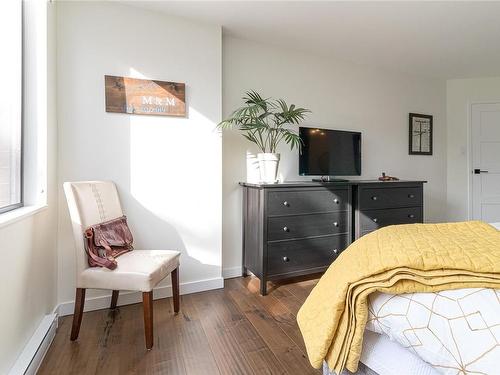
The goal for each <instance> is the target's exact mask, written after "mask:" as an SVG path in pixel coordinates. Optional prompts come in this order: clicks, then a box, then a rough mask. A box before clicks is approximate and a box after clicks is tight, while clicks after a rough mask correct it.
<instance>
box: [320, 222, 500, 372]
mask: <svg viewBox="0 0 500 375" xmlns="http://www.w3.org/2000/svg"><path fill="white" fill-rule="evenodd" d="M491 225H492V226H494V227H495V228H497V229H499V230H500V223H492V224H491ZM368 309H369V315H368V320H367V324H366V328H365V333H364V337H363V350H362V353H361V356H360V363H359V367H358V371H357V372H356V374H357V375H401V374H405V375H406V374H408V375H437V374H469V373H471V374H472V373H480V374H488V373H491V369H492V368H496V367H495V366H497V365H500V290H498V289H488V288H466V289H456V290H445V291H439V292H434V293H408V294H401V295H391V294H385V293H380V292H377V293H373V294H372V295H370V297H369V302H368ZM488 369H489V370H488ZM499 373H500V369H499ZM323 374H324V375H335V373H334V372H333V371H331V370H330V369H329V368H328V365H327V363H326V362H323ZM344 374H350V372H349V371H347V370H344V372H343V375H344Z"/></svg>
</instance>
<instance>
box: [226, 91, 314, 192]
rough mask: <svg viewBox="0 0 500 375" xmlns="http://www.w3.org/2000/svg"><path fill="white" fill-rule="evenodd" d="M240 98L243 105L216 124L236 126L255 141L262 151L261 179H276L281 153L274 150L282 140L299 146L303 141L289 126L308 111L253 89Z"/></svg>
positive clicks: (295, 123) (264, 181)
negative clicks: (264, 95) (263, 96)
mask: <svg viewBox="0 0 500 375" xmlns="http://www.w3.org/2000/svg"><path fill="white" fill-rule="evenodd" d="M243 100H244V101H245V105H244V106H243V107H240V108H238V109H237V110H235V111H234V112H233V113H232V114H231V116H229V117H228V118H227V119H225V120H223V121H221V122H220V123H219V124H218V125H217V127H218V128H221V129H226V128H233V129H238V130H240V131H241V132H242V133H243V134H242V135H243V137H245V138H246V139H248V140H249V141H250V142H253V143H255V144H256V145H257V147H258V148H259V150H260V151H261V152H260V153H258V154H257V159H258V161H259V172H260V181H261V182H263V183H275V182H276V181H277V174H278V165H279V161H280V154H278V153H276V150H277V148H278V145H279V144H280V143H281V142H285V143H286V144H288V145H290V149H291V150H293V149H294V148H295V147H296V148H297V149H299V150H300V148H301V144H302V141H301V139H300V137H299V135H298V134H297V133H296V132H295V131H293V130H292V129H290V128H289V127H288V126H289V125H298V124H300V122H301V121H302V120H303V119H304V117H305V115H306V113H308V112H311V111H310V110H308V109H305V108H298V107H296V106H295V105H294V104H291V105H290V106H288V105H287V104H286V102H285V101H284V100H283V99H272V98H266V99H264V98H262V96H260V94H258V93H257V92H255V91H249V92H247V93H246V96H245V97H243Z"/></svg>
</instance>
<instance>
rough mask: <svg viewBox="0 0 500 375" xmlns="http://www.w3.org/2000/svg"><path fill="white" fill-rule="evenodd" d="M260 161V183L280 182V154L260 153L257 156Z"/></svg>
mask: <svg viewBox="0 0 500 375" xmlns="http://www.w3.org/2000/svg"><path fill="white" fill-rule="evenodd" d="M257 160H258V161H259V172H260V182H262V183H266V184H274V183H276V182H277V181H278V179H277V176H278V166H279V164H280V154H272V153H260V154H257Z"/></svg>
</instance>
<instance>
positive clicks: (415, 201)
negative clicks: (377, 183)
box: [359, 187, 423, 210]
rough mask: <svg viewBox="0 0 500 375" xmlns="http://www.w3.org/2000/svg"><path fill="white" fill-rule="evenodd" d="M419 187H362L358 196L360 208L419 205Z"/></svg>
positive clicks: (420, 201) (420, 203)
mask: <svg viewBox="0 0 500 375" xmlns="http://www.w3.org/2000/svg"><path fill="white" fill-rule="evenodd" d="M422 192H423V189H422V188H421V187H393V188H383V189H382V188H379V189H375V188H373V189H372V188H363V189H362V190H361V194H360V198H359V208H360V209H361V210H367V209H377V208H398V207H412V206H421V205H422V204H423V203H422V201H423V194H422Z"/></svg>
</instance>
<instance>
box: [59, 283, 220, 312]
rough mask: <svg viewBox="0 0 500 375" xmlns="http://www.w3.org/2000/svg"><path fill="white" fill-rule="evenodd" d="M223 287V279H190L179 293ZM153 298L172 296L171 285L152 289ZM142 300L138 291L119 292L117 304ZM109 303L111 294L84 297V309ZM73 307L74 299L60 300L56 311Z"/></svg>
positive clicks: (127, 303)
mask: <svg viewBox="0 0 500 375" xmlns="http://www.w3.org/2000/svg"><path fill="white" fill-rule="evenodd" d="M221 288H224V279H223V278H222V277H216V278H213V279H206V280H198V281H190V282H186V283H181V284H180V294H191V293H198V292H203V291H206V290H213V289H221ZM153 296H154V299H161V298H167V297H171V296H172V287H171V286H170V285H169V286H161V287H158V288H155V289H154V292H153ZM139 302H142V295H141V293H140V292H120V297H119V298H118V306H124V305H130V304H133V303H139ZM110 303H111V294H109V295H105V296H98V297H91V298H86V299H85V309H84V311H94V310H101V309H106V308H108V307H109V305H110ZM74 308H75V301H68V302H62V303H61V304H59V306H58V309H57V313H58V315H59V316H66V315H72V314H73V310H74Z"/></svg>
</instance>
